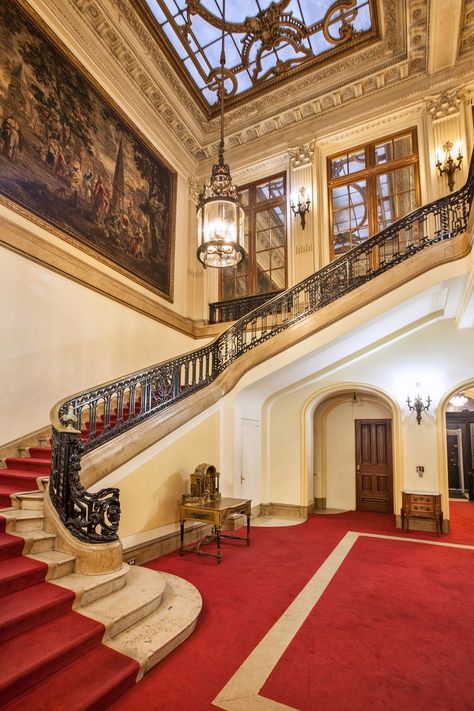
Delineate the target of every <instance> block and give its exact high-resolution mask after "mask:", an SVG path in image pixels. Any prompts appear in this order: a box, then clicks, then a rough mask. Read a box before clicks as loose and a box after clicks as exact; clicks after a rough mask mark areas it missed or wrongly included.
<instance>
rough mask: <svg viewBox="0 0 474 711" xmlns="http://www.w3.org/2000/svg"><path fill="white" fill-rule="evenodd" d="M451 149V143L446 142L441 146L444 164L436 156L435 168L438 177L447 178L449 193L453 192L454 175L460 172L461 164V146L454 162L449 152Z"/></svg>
mask: <svg viewBox="0 0 474 711" xmlns="http://www.w3.org/2000/svg"><path fill="white" fill-rule="evenodd" d="M452 148H453V144H452V143H451V141H446V143H445V144H444V146H443V150H444V163H441V160H440V158H439V155H436V167H437V168H438V171H439V174H440V176H443V175H446V176H447V178H448V188H449V192H451V193H452V192H453V188H454V173H455V172H456V171H457V170H461V164H462V159H463V156H462V153H461V146H459V153H458V157H457V159H456V160H454V158H453V157H452V155H451V150H452Z"/></svg>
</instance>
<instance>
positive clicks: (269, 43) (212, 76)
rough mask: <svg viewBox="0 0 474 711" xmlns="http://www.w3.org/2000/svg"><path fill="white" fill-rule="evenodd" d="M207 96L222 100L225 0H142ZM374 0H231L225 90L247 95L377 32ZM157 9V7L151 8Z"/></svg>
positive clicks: (213, 102) (208, 100)
mask: <svg viewBox="0 0 474 711" xmlns="http://www.w3.org/2000/svg"><path fill="white" fill-rule="evenodd" d="M141 2H145V3H146V5H147V6H148V8H149V10H150V11H151V13H152V15H153V18H154V19H153V21H154V22H156V26H157V29H158V33H159V35H161V36H162V38H163V39H164V40H165V43H166V44H167V46H168V49H171V51H172V53H173V55H174V57H176V58H177V59H178V60H179V62H180V65H181V67H182V68H183V69H184V70H185V71H186V73H187V75H188V77H190V78H191V80H192V83H193V84H194V86H195V88H196V89H197V91H198V92H199V93H200V95H201V97H202V99H203V100H204V101H205V103H206V104H207V105H208V106H209V107H212V106H214V105H216V104H217V88H218V87H217V81H216V76H218V74H219V58H220V50H221V32H222V0H141ZM374 2H375V0H336V1H334V0H280V2H271V0H235V1H234V0H232V1H231V2H227V4H226V17H225V24H224V28H225V54H226V92H227V96H229V97H238V96H245V94H248V93H249V92H252V93H253V90H256V89H258V88H264V87H266V86H270V85H272V84H274V83H275V82H276V81H279V80H281V79H284V78H285V77H287V76H290V75H292V74H294V72H295V71H297V70H299V69H306V68H309V67H310V66H312V65H314V64H315V63H317V62H320V61H322V60H323V59H326V58H327V57H328V56H330V55H331V54H333V53H334V52H338V51H341V50H342V49H351V48H353V47H355V46H356V45H358V44H360V43H361V42H365V41H366V40H367V39H370V38H372V37H373V36H374V35H375V24H376V23H375V16H374V13H375V10H374ZM148 14H150V13H148Z"/></svg>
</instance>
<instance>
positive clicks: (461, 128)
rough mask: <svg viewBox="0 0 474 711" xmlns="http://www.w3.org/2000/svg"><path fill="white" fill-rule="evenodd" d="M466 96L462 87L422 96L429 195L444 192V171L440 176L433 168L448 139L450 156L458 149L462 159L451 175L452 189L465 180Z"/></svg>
mask: <svg viewBox="0 0 474 711" xmlns="http://www.w3.org/2000/svg"><path fill="white" fill-rule="evenodd" d="M465 103H466V96H465V92H464V91H463V88H462V87H460V88H457V89H450V90H445V91H443V92H441V94H437V95H433V96H428V97H426V100H425V109H426V113H427V116H428V144H429V152H428V160H429V163H430V165H429V166H428V171H427V174H428V175H431V177H432V186H433V187H432V194H431V195H430V198H431V199H436V198H439V197H442V196H443V195H448V193H449V188H448V181H447V177H446V176H445V175H443V176H440V175H439V172H438V170H437V168H436V161H437V157H439V159H440V160H441V162H442V163H443V162H444V157H445V153H444V150H443V146H444V145H445V143H447V142H450V143H452V144H453V146H454V147H453V149H452V156H453V158H454V159H456V158H457V155H458V151H459V149H460V150H461V153H462V155H463V156H464V160H463V163H462V166H461V169H460V170H458V171H456V173H455V175H454V179H455V186H454V190H457V189H458V188H460V187H461V186H462V185H463V183H464V182H465V181H466V178H467V172H468V168H469V159H470V156H469V155H468V144H469V142H470V141H469V139H468V136H467V133H466V116H465V106H464V105H465Z"/></svg>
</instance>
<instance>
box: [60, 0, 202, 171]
mask: <svg viewBox="0 0 474 711" xmlns="http://www.w3.org/2000/svg"><path fill="white" fill-rule="evenodd" d="M70 2H71V3H72V4H73V6H74V7H75V9H76V11H77V12H78V13H79V14H80V15H81V18H82V19H83V21H84V22H85V24H86V25H87V26H88V27H89V28H91V29H92V30H93V31H94V33H95V34H96V35H97V36H98V37H99V38H100V41H101V44H102V45H103V46H104V47H105V48H106V49H107V50H108V51H109V52H110V54H112V55H113V56H114V57H115V58H116V60H117V61H118V63H119V65H120V66H121V68H122V69H123V70H124V71H125V73H126V74H127V75H128V76H129V78H130V80H131V81H132V82H133V83H134V84H135V85H136V86H137V88H138V89H139V90H140V92H141V94H142V95H143V96H145V97H146V99H147V100H148V101H149V102H150V103H151V105H152V106H153V109H154V110H155V111H157V113H158V114H159V115H160V116H161V117H162V118H163V119H164V120H165V122H166V124H167V126H168V127H169V128H170V129H171V130H172V131H173V133H174V134H175V136H176V137H177V138H178V139H179V141H180V142H181V143H182V144H183V146H184V147H185V148H186V150H188V151H189V152H190V153H191V154H192V155H193V156H194V157H196V158H200V157H202V152H201V149H200V146H199V143H198V141H197V140H196V138H195V137H194V135H193V133H192V132H191V131H190V130H189V128H188V127H187V126H186V125H185V121H184V119H183V117H182V116H180V114H179V111H178V110H177V109H176V108H175V107H174V106H173V104H172V102H171V101H170V100H169V99H168V97H167V95H166V93H167V92H166V89H165V90H163V87H161V86H158V84H157V82H156V77H154V76H153V74H152V73H151V72H150V71H149V70H147V69H146V68H145V67H144V63H143V60H142V59H141V58H140V56H139V55H138V53H137V52H136V51H135V49H134V48H133V47H132V46H131V44H130V42H128V41H126V39H125V37H124V33H123V32H119V30H118V29H117V24H116V23H114V22H113V20H112V19H111V18H110V16H109V15H108V13H107V12H106V11H105V10H104V8H103V7H102V4H101V0H70ZM115 6H116V9H118V10H119V13H120V14H121V15H122V16H123V19H125V20H126V22H127V25H129V26H131V27H132V29H133V31H134V32H135V34H136V36H137V38H138V40H139V41H140V44H141V45H142V46H144V47H145V49H146V51H147V53H148V55H149V57H150V58H151V59H152V60H153V62H154V64H155V65H156V67H157V69H158V70H159V73H160V75H161V76H163V77H164V79H165V80H166V82H167V84H169V86H170V88H171V89H172V90H173V92H174V94H175V96H177V97H179V100H180V101H181V102H182V103H183V105H184V107H185V108H186V109H187V110H188V111H190V113H191V114H192V118H193V119H194V120H195V121H197V122H198V124H199V127H200V128H201V129H202V128H203V126H204V125H205V119H204V117H203V115H202V112H200V111H198V108H197V104H196V103H195V102H194V101H192V99H191V98H190V97H189V96H188V94H187V91H186V90H185V89H184V87H183V84H182V82H181V80H180V79H179V78H178V76H177V74H175V73H174V72H173V70H172V69H171V67H170V65H169V64H168V62H167V60H166V59H165V58H164V56H163V55H162V54H161V52H160V51H159V49H158V47H157V46H156V43H155V42H153V40H152V38H151V37H150V36H149V34H148V33H147V30H146V28H145V27H144V26H143V24H142V23H141V21H140V20H139V18H138V17H137V16H136V14H135V13H134V12H133V10H132V8H131V7H130V5H129V3H128V0H115Z"/></svg>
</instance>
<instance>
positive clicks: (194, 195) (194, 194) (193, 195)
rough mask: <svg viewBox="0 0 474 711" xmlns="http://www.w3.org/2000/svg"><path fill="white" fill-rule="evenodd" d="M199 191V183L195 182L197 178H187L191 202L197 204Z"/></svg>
mask: <svg viewBox="0 0 474 711" xmlns="http://www.w3.org/2000/svg"><path fill="white" fill-rule="evenodd" d="M200 192H201V191H200V189H199V185H198V184H197V180H196V179H195V178H189V179H188V195H189V199H190V200H191V202H193V203H194V204H195V205H197V203H198V200H199V195H200Z"/></svg>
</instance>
